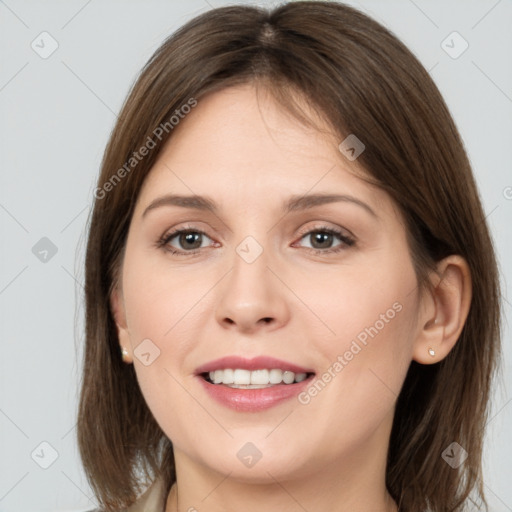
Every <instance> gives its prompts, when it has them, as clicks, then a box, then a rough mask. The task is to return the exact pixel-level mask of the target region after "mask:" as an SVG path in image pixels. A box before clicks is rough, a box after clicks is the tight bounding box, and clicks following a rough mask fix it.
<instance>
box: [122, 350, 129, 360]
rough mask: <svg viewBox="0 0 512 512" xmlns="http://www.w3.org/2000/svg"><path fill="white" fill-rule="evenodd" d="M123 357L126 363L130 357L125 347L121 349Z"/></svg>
mask: <svg viewBox="0 0 512 512" xmlns="http://www.w3.org/2000/svg"><path fill="white" fill-rule="evenodd" d="M121 357H122V359H123V361H124V362H126V358H127V357H128V350H126V349H125V348H124V347H121Z"/></svg>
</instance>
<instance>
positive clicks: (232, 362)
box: [196, 356, 314, 375]
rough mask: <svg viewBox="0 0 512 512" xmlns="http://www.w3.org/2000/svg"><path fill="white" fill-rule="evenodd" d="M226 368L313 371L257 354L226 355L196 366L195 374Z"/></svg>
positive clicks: (294, 371)
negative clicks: (247, 355)
mask: <svg viewBox="0 0 512 512" xmlns="http://www.w3.org/2000/svg"><path fill="white" fill-rule="evenodd" d="M226 368H231V369H234V370H235V369H238V368H239V369H242V370H261V369H266V370H272V369H278V370H284V371H289V372H293V373H314V372H313V370H311V369H307V368H303V367H301V366H298V365H296V364H293V363H289V362H288V361H283V360H281V359H276V358H274V357H269V356H258V357H254V358H252V359H248V358H245V357H240V356H226V357H221V358H220V359H215V361H210V362H208V363H205V364H203V365H201V366H200V367H199V368H197V370H196V374H197V375H200V374H202V373H208V372H212V371H215V370H224V369H226Z"/></svg>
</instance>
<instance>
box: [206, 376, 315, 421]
mask: <svg viewBox="0 0 512 512" xmlns="http://www.w3.org/2000/svg"><path fill="white" fill-rule="evenodd" d="M313 377H314V375H310V376H309V377H308V378H307V379H305V380H303V381H302V382H297V383H295V384H278V385H276V386H272V387H269V388H261V389H237V388H230V387H228V386H224V385H223V384H212V383H210V382H208V381H207V380H205V379H203V377H201V376H198V377H197V378H198V379H199V380H200V381H201V383H202V385H203V387H204V389H205V390H206V392H207V393H208V394H209V395H210V396H211V397H212V398H213V399H214V400H216V401H217V402H219V403H220V404H222V405H224V406H226V407H229V408H230V409H234V410H235V411H239V412H257V411H263V410H265V409H270V408H271V407H274V406H275V405H277V404H280V403H281V402H284V401H285V400H289V399H290V398H293V397H295V396H297V395H298V394H299V393H300V392H301V391H302V390H303V389H304V388H305V387H307V386H308V385H309V383H310V382H311V380H312V379H313Z"/></svg>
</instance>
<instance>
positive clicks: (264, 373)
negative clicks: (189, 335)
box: [200, 368, 314, 389]
mask: <svg viewBox="0 0 512 512" xmlns="http://www.w3.org/2000/svg"><path fill="white" fill-rule="evenodd" d="M200 375H201V377H202V378H203V379H204V380H205V381H206V382H209V383H210V384H214V385H219V386H226V387H229V388H234V389H263V388H271V387H275V386H280V385H283V384H284V385H286V386H290V385H293V384H298V383H299V382H302V381H304V380H306V379H308V378H310V377H312V376H313V375H314V373H311V372H308V373H294V372H292V371H288V370H279V369H276V368H273V369H259V370H252V371H251V370H245V369H241V368H235V369H232V368H225V369H221V370H214V371H210V372H204V373H201V374H200Z"/></svg>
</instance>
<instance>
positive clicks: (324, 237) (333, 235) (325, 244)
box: [301, 226, 355, 254]
mask: <svg viewBox="0 0 512 512" xmlns="http://www.w3.org/2000/svg"><path fill="white" fill-rule="evenodd" d="M304 239H306V240H307V239H309V240H310V244H311V245H310V247H309V248H310V249H311V250H312V251H313V252H315V253H318V254H325V253H331V252H339V251H342V250H344V249H346V248H347V247H351V246H353V245H354V244H355V240H354V239H353V238H352V237H350V236H348V235H346V234H345V233H344V232H342V231H341V230H338V229H334V228H330V227H327V226H320V227H315V228H314V229H311V230H309V231H307V232H306V233H305V234H303V235H302V237H301V240H304ZM336 239H338V240H339V241H340V243H339V244H338V245H336V246H334V247H333V243H334V242H335V241H336Z"/></svg>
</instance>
